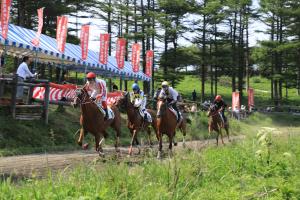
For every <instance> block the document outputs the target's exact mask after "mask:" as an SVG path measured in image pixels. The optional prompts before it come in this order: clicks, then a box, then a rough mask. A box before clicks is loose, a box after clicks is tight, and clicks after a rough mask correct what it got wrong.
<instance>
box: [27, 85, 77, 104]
mask: <svg viewBox="0 0 300 200" xmlns="http://www.w3.org/2000/svg"><path fill="white" fill-rule="evenodd" d="M76 89H77V86H76V85H72V84H65V85H58V84H55V83H50V96H49V100H50V101H60V100H62V99H63V98H65V99H66V100H70V101H72V100H73V99H74V98H75V96H76ZM44 95H45V88H44V87H35V88H34V89H33V95H32V98H34V99H40V100H43V99H44Z"/></svg>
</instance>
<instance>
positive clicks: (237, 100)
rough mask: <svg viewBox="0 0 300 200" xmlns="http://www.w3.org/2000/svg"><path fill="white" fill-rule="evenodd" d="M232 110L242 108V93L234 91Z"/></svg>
mask: <svg viewBox="0 0 300 200" xmlns="http://www.w3.org/2000/svg"><path fill="white" fill-rule="evenodd" d="M231 107H232V110H235V109H240V108H241V105H240V93H239V92H233V93H232V105H231Z"/></svg>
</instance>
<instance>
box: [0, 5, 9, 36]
mask: <svg viewBox="0 0 300 200" xmlns="http://www.w3.org/2000/svg"><path fill="white" fill-rule="evenodd" d="M10 7H11V0H2V3H1V30H2V33H1V34H2V37H3V38H4V39H7V34H8V24H9V15H10Z"/></svg>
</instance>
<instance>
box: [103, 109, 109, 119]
mask: <svg viewBox="0 0 300 200" xmlns="http://www.w3.org/2000/svg"><path fill="white" fill-rule="evenodd" d="M104 111H105V116H104V120H108V110H107V108H104Z"/></svg>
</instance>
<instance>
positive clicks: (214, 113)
mask: <svg viewBox="0 0 300 200" xmlns="http://www.w3.org/2000/svg"><path fill="white" fill-rule="evenodd" d="M207 116H208V117H209V122H208V132H209V134H211V133H212V132H213V131H216V132H217V138H216V139H217V145H218V144H219V135H221V140H222V144H224V141H223V134H222V128H224V129H225V131H226V134H227V137H228V141H230V138H229V123H228V121H227V122H226V123H224V120H223V119H222V117H221V114H220V111H219V110H218V109H217V107H216V106H215V105H214V104H211V105H210V107H209V109H208V114H207Z"/></svg>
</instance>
